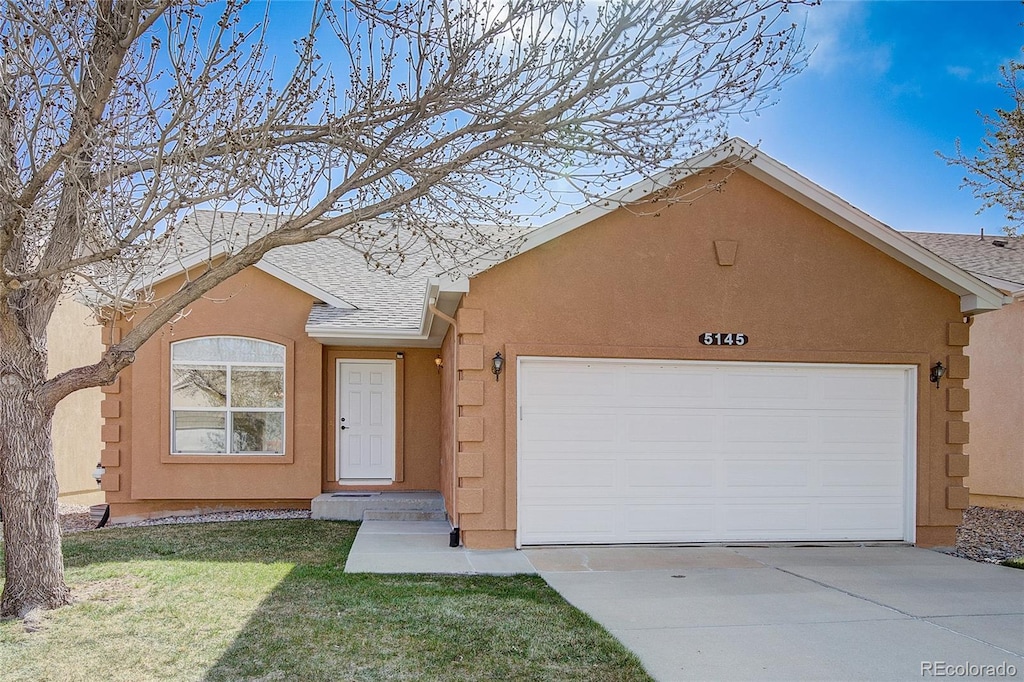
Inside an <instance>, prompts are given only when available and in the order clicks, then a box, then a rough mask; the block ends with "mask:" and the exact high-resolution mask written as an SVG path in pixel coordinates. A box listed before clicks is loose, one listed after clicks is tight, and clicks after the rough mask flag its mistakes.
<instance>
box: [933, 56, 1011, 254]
mask: <svg viewBox="0 0 1024 682" xmlns="http://www.w3.org/2000/svg"><path fill="white" fill-rule="evenodd" d="M999 72H1000V74H1001V75H1002V77H1003V81H1002V83H1000V87H1001V88H1002V89H1003V90H1005V91H1006V93H1007V94H1008V95H1010V99H1011V100H1012V105H1013V106H1012V108H1009V109H996V113H995V116H990V115H988V114H981V119H982V122H983V123H984V124H985V128H986V130H985V137H984V138H983V139H982V141H981V146H980V147H979V148H978V150H977V155H976V156H966V155H965V154H964V153H963V149H961V147H960V140H957V141H956V154H955V155H954V156H951V157H950V156H945V155H943V154H939V156H940V157H942V158H943V159H945V160H946V162H947V163H949V164H955V165H958V166H962V167H963V168H964V169H965V170H966V171H967V172H968V173H969V174H970V175H967V176H966V177H964V179H963V184H962V185H961V188H964V187H966V188H969V189H970V190H971V192H973V193H974V197H975V198H976V199H980V200H981V208H980V209H978V212H979V213H980V212H981V211H984V210H986V209H989V208H996V207H998V208H1002V209H1003V211H1004V212H1005V213H1006V220H1007V224H1006V225H1005V226H1004V228H1003V230H1004V231H1005V232H1006V234H1007V235H1008V236H1010V237H1017V236H1019V231H1020V228H1021V226H1022V225H1024V62H1019V61H1016V60H1011V61H1010V62H1009V63H1008V64H1006V65H1004V66H1001V67H999Z"/></svg>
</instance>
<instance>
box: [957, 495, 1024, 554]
mask: <svg viewBox="0 0 1024 682" xmlns="http://www.w3.org/2000/svg"><path fill="white" fill-rule="evenodd" d="M955 554H956V555H957V556H961V557H964V558H965V559H973V560H974V561H990V562H1000V561H1005V560H1007V559H1013V558H1015V557H1022V556H1024V511H1021V510H1014V509H988V508H986V507H970V508H969V509H967V511H966V512H964V522H963V523H962V524H961V525H960V527H959V528H957V531H956V552H955Z"/></svg>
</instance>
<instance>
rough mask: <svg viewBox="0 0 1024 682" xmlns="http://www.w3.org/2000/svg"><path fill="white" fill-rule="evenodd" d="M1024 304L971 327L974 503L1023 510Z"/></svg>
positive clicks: (981, 319) (971, 483)
mask: <svg viewBox="0 0 1024 682" xmlns="http://www.w3.org/2000/svg"><path fill="white" fill-rule="evenodd" d="M1021 339H1024V302H1022V301H1017V302H1014V303H1012V304H1011V305H1008V306H1006V307H1005V308H1003V309H1002V310H998V311H995V312H991V313H986V314H984V315H979V316H978V317H977V318H975V319H974V322H973V324H972V325H971V345H970V346H969V347H968V348H967V354H968V355H969V356H970V359H971V378H970V379H969V381H968V382H967V383H968V387H969V388H970V390H971V409H970V411H969V412H968V413H967V417H968V418H969V419H970V420H971V444H970V447H969V451H970V455H971V471H970V476H969V477H968V478H967V479H966V481H967V483H968V485H969V486H970V490H971V503H972V504H977V505H981V506H986V507H1002V508H1009V509H1024V421H1022V420H1021V415H1022V414H1024V354H1022V353H1021V352H1020V344H1021Z"/></svg>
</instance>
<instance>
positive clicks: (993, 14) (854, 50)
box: [731, 0, 1024, 234]
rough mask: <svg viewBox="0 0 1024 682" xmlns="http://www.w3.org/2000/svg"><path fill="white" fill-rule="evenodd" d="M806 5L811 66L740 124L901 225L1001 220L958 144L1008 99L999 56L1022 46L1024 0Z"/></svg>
mask: <svg viewBox="0 0 1024 682" xmlns="http://www.w3.org/2000/svg"><path fill="white" fill-rule="evenodd" d="M805 11H806V15H807V16H806V25H807V31H806V35H805V39H806V42H807V44H808V45H810V46H816V48H815V51H814V53H813V54H812V55H811V57H810V60H809V64H808V66H807V68H806V69H805V70H804V71H803V72H802V73H801V74H799V75H798V76H796V77H795V78H793V79H792V80H790V81H788V82H787V83H786V84H785V85H784V86H783V88H782V90H781V92H779V93H778V102H777V104H776V105H774V106H773V107H771V108H770V109H768V110H766V111H764V112H763V113H762V114H761V116H760V117H758V118H755V119H753V120H751V121H750V122H749V123H744V122H740V121H737V122H736V123H735V124H734V125H733V126H732V128H731V132H732V134H734V135H739V136H741V137H744V138H746V139H747V140H749V141H750V142H758V141H759V142H760V143H761V145H760V146H761V149H762V150H763V151H764V152H766V153H767V154H769V155H770V156H772V157H774V158H776V159H777V160H779V161H780V162H782V163H784V164H786V165H787V166H789V167H790V168H792V169H794V170H795V171H797V172H799V173H801V174H803V175H805V176H806V177H808V178H809V179H810V180H812V181H814V182H816V183H818V184H820V185H822V186H824V187H825V188H827V189H829V190H831V191H832V192H835V193H836V194H838V195H839V196H841V197H842V198H843V199H845V200H847V201H848V202H850V203H851V204H853V205H854V206H857V207H858V208H860V209H861V210H863V211H866V212H867V213H869V214H870V215H872V216H874V217H875V218H877V219H879V220H881V221H882V222H884V223H886V224H888V225H889V226H891V227H894V228H896V229H898V230H919V231H928V232H966V233H977V232H978V231H979V229H981V228H984V229H985V232H986V233H987V234H997V233H1000V232H1001V229H1002V226H1003V224H1004V222H1003V214H1001V213H1000V212H998V211H996V210H994V209H990V210H988V211H985V212H984V213H982V214H980V215H976V211H977V209H978V207H979V202H978V201H977V200H975V199H974V198H973V196H972V195H971V193H970V190H966V189H963V190H961V189H959V186H960V182H961V179H962V177H963V172H962V169H960V168H959V167H956V166H947V165H946V163H945V162H944V161H943V160H942V159H940V158H938V157H937V156H936V155H935V152H936V151H941V152H944V153H946V154H952V153H953V151H954V143H955V141H956V139H957V138H960V140H961V141H962V144H963V147H964V149H965V150H968V151H973V150H974V149H976V148H977V147H978V145H979V143H980V142H981V138H982V136H983V134H984V126H983V125H982V122H981V120H980V118H979V117H978V115H977V113H976V112H977V111H979V110H980V111H983V112H986V113H992V112H993V111H994V109H995V108H996V107H1004V108H1005V107H1009V106H1010V99H1009V97H1008V96H1007V95H1006V94H1005V93H1004V92H1003V91H1002V90H1000V88H999V87H998V86H997V83H998V80H999V72H998V67H999V65H1000V64H1002V63H1005V62H1007V61H1008V60H1009V59H1011V58H1021V56H1022V55H1021V51H1020V50H1021V45H1022V44H1024V28H1022V27H1021V25H1020V24H1021V23H1024V5H1022V4H1021V3H1020V2H984V1H974V2H919V1H909V2H907V1H892V0H877V1H873V2H864V1H852V0H824V2H823V4H822V5H821V6H819V7H813V8H810V9H809V10H803V9H801V10H800V12H801V13H803V12H805Z"/></svg>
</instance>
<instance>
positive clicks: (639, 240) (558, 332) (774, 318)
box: [457, 172, 968, 547]
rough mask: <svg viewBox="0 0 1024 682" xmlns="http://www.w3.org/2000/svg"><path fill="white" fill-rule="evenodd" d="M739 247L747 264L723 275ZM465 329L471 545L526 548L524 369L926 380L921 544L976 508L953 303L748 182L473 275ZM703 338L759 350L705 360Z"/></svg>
mask: <svg viewBox="0 0 1024 682" xmlns="http://www.w3.org/2000/svg"><path fill="white" fill-rule="evenodd" d="M716 242H722V243H721V244H719V245H718V247H717V248H716ZM730 243H734V244H730ZM733 246H735V257H734V261H733V262H734V264H732V265H726V264H720V263H721V262H723V261H724V262H728V261H729V258H723V259H720V255H723V254H724V255H728V253H727V252H729V251H731V250H732V247H733ZM457 319H458V321H459V326H460V332H461V335H460V341H461V343H460V346H459V355H460V358H462V359H461V360H460V362H459V367H460V369H461V370H463V371H462V373H461V374H462V377H461V381H460V383H459V397H458V403H459V404H460V405H462V412H461V416H460V417H459V425H458V440H459V442H460V453H459V463H458V470H459V474H460V479H459V486H460V487H459V490H458V493H457V495H458V506H459V512H460V513H461V526H462V529H463V541H464V543H465V544H466V545H467V546H470V547H503V546H511V545H512V544H513V543H514V540H515V528H516V512H517V510H516V491H517V488H516V430H515V424H516V415H515V409H516V404H517V399H516V359H517V358H518V357H519V356H524V355H540V356H582V357H608V358H659V359H689V360H727V361H728V360H749V361H786V362H842V363H892V364H909V365H916V366H917V368H918V371H917V374H918V387H917V393H918V415H917V495H916V497H917V500H916V504H917V507H916V518H917V542H918V544H922V545H936V544H952V541H953V537H954V533H955V527H956V525H957V524H958V523H959V521H960V519H961V515H962V511H961V510H962V509H963V508H964V507H965V506H966V505H967V490H966V489H965V488H963V487H962V485H961V483H962V478H961V477H962V475H963V474H964V473H966V471H965V470H964V469H963V462H962V449H963V445H962V444H963V443H964V442H966V439H967V430H968V427H967V425H966V424H965V423H964V422H963V421H962V410H964V409H966V393H965V392H964V391H963V387H962V384H963V381H962V379H963V378H965V377H966V375H967V365H966V363H965V362H964V361H963V360H964V359H963V356H962V348H963V346H964V345H966V343H967V325H965V324H964V323H963V321H962V317H961V315H960V312H959V300H958V298H957V296H955V295H954V294H952V293H950V292H948V291H946V290H944V289H942V288H941V287H939V286H938V285H936V284H934V283H933V282H931V281H929V280H927V279H926V278H924V277H923V276H921V275H919V274H918V273H916V272H914V271H912V270H911V269H909V268H907V267H905V266H903V265H901V264H899V263H898V262H897V261H895V260H893V259H891V258H890V257H888V256H886V255H885V254H883V253H881V252H880V251H878V250H877V249H875V248H873V247H871V246H869V245H868V244H866V243H865V242H863V241H862V240H860V239H858V238H856V237H854V236H852V235H851V234H849V233H848V232H846V231H844V230H842V229H840V228H838V227H836V226H835V225H832V224H831V223H829V222H827V221H826V220H824V219H823V218H821V217H820V216H818V215H816V214H815V213H813V212H811V211H809V210H807V209H805V208H804V207H802V206H800V205H799V204H797V203H795V202H794V201H792V200H790V199H788V198H786V197H785V196H783V195H781V194H779V193H778V192H776V191H775V190H773V189H771V188H770V187H768V186H766V185H764V184H762V183H760V182H759V181H757V180H755V179H753V178H752V177H750V176H748V175H746V174H745V173H742V172H737V173H735V174H734V175H733V176H732V177H731V178H730V179H729V181H728V183H727V184H726V186H725V188H724V190H723V191H722V192H721V193H715V194H711V195H708V196H705V197H704V198H701V199H700V200H698V201H697V202H695V203H693V204H692V205H686V204H672V205H667V204H663V203H662V204H658V205H648V206H638V207H634V208H632V209H628V210H627V209H619V210H616V211H614V212H612V213H610V214H608V215H606V216H604V217H602V218H600V219H598V220H595V221H594V222H592V223H590V224H588V225H585V226H583V227H581V228H579V229H577V230H575V231H573V232H570V233H568V234H566V235H564V236H562V237H560V238H558V239H556V240H554V241H551V242H549V243H547V244H545V245H543V246H540V247H538V248H536V249H533V250H531V251H529V252H526V253H524V254H521V255H520V256H518V257H516V258H514V259H512V260H510V261H508V262H506V263H504V264H502V265H500V266H498V267H495V268H493V269H492V270H489V271H487V272H485V273H483V274H481V275H479V276H477V277H476V278H474V279H472V280H471V286H470V293H469V294H467V295H466V296H465V297H464V298H463V301H462V304H461V307H460V310H459V312H458V318H457ZM706 331H722V332H743V333H745V334H747V335H748V336H749V338H750V343H748V344H747V345H746V346H744V347H742V348H737V347H731V348H724V347H705V346H701V345H700V344H699V342H698V335H699V334H700V333H702V332H706ZM496 351H501V352H502V354H503V355H504V356H505V359H506V363H505V367H506V370H505V372H504V373H503V374H502V376H501V380H500V381H495V380H494V377H493V375H491V373H490V358H491V357H492V356H493V355H494V353H495V352H496ZM939 360H941V361H942V362H943V364H944V365H946V366H948V367H950V371H949V373H948V375H947V379H945V380H944V381H943V383H942V389H941V390H936V388H935V386H934V384H931V383H929V381H928V373H929V372H928V370H929V367H930V366H931V365H932V364H934V363H935V362H936V361H939ZM464 391H468V392H469V393H470V394H473V399H472V400H464V399H463V397H462V394H463V392H464ZM477 391H479V392H480V395H479V396H478V397H477V396H476V392H477Z"/></svg>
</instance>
